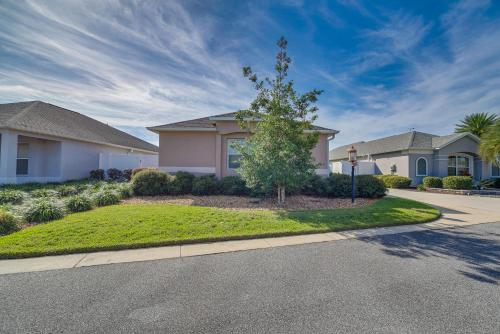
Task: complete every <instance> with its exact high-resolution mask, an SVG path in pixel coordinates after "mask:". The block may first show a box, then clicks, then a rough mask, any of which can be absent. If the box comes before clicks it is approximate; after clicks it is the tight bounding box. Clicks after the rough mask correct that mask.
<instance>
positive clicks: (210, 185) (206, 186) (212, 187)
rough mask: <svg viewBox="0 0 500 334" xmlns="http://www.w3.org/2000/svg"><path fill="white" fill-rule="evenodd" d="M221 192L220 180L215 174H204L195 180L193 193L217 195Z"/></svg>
mask: <svg viewBox="0 0 500 334" xmlns="http://www.w3.org/2000/svg"><path fill="white" fill-rule="evenodd" d="M218 192H219V182H218V181H217V179H216V178H215V176H214V175H203V176H199V177H195V179H194V180H193V195H198V196H199V195H215V194H217V193H218Z"/></svg>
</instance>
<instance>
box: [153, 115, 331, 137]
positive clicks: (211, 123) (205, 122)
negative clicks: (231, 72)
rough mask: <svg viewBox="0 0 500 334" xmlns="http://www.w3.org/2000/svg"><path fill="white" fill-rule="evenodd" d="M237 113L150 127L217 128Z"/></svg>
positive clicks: (155, 128)
mask: <svg viewBox="0 0 500 334" xmlns="http://www.w3.org/2000/svg"><path fill="white" fill-rule="evenodd" d="M236 114H237V112H230V113H225V114H219V115H214V116H208V117H203V118H196V119H192V120H188V121H182V122H176V123H168V124H163V125H158V126H152V127H149V128H148V129H149V130H151V131H154V132H156V131H161V130H168V129H179V128H186V129H194V128H201V129H215V121H216V119H217V118H234V119H236ZM312 129H313V130H318V131H332V132H334V133H337V132H338V131H337V130H333V129H328V128H324V127H321V126H317V125H313V128H312Z"/></svg>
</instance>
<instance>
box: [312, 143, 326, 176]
mask: <svg viewBox="0 0 500 334" xmlns="http://www.w3.org/2000/svg"><path fill="white" fill-rule="evenodd" d="M328 137H329V135H327V134H321V135H320V136H319V139H318V143H317V144H316V146H315V147H314V148H313V150H312V153H311V154H312V156H313V158H314V159H315V160H316V162H317V163H318V164H319V166H318V170H316V172H317V173H318V174H319V175H328V174H329V172H330V169H329V166H328V153H329V152H328Z"/></svg>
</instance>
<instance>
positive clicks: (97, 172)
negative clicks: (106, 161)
mask: <svg viewBox="0 0 500 334" xmlns="http://www.w3.org/2000/svg"><path fill="white" fill-rule="evenodd" d="M90 179H92V180H97V181H101V180H104V170H103V169H94V170H91V171H90Z"/></svg>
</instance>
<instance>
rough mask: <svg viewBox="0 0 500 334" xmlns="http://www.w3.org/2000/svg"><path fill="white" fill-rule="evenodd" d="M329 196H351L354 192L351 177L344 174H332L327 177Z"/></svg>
mask: <svg viewBox="0 0 500 334" xmlns="http://www.w3.org/2000/svg"><path fill="white" fill-rule="evenodd" d="M326 184H327V186H326V187H327V195H328V196H329V197H350V196H351V193H352V183H351V177H350V176H349V175H344V174H330V176H328V178H327V179H326Z"/></svg>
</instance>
